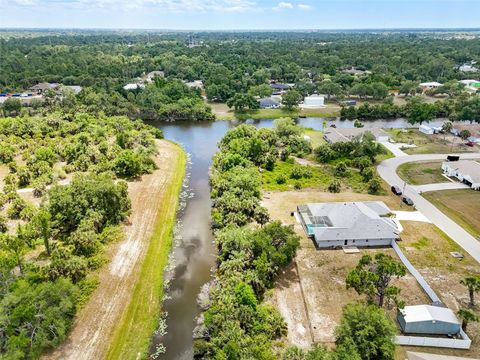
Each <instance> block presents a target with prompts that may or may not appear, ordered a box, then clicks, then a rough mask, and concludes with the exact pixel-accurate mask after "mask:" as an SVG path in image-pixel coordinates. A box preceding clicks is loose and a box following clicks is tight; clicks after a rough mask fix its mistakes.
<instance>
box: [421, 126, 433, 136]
mask: <svg viewBox="0 0 480 360" xmlns="http://www.w3.org/2000/svg"><path fill="white" fill-rule="evenodd" d="M418 130H419V131H420V132H421V133H424V134H427V135H433V134H434V133H435V130H434V129H433V128H431V127H430V126H428V125H420V127H419V128H418Z"/></svg>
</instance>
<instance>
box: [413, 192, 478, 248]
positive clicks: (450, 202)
mask: <svg viewBox="0 0 480 360" xmlns="http://www.w3.org/2000/svg"><path fill="white" fill-rule="evenodd" d="M422 195H423V196H424V197H425V198H426V199H427V200H428V201H430V202H431V203H432V204H433V205H435V206H436V207H437V208H438V209H439V210H441V211H442V212H443V213H444V214H445V215H447V216H448V217H450V218H451V219H452V220H453V221H455V222H456V223H457V224H458V225H460V226H461V227H463V228H464V229H465V230H466V231H468V232H469V233H470V234H472V236H474V237H477V238H478V237H480V216H479V214H480V191H475V190H471V189H461V190H442V191H432V192H427V193H423V194H422Z"/></svg>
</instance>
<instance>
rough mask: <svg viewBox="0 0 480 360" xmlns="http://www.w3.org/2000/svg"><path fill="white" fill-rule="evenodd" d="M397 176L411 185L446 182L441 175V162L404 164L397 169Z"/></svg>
mask: <svg viewBox="0 0 480 360" xmlns="http://www.w3.org/2000/svg"><path fill="white" fill-rule="evenodd" d="M397 173H398V175H399V176H400V177H401V178H402V180H404V181H406V182H407V183H408V184H412V185H423V184H433V183H441V182H447V181H448V180H447V179H446V178H445V177H444V176H443V175H442V162H441V161H428V162H414V163H405V164H402V165H400V166H399V167H398V169H397Z"/></svg>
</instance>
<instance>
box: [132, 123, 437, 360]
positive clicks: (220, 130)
mask: <svg viewBox="0 0 480 360" xmlns="http://www.w3.org/2000/svg"><path fill="white" fill-rule="evenodd" d="M244 122H247V123H251V124H253V125H255V126H258V127H272V126H273V120H269V119H263V120H250V121H249V120H246V121H244ZM239 123H241V122H233V121H217V122H199V121H197V122H180V121H179V122H175V123H164V122H162V123H153V124H152V125H154V126H157V127H158V128H160V129H162V130H163V132H164V135H165V138H166V139H168V140H172V141H174V142H176V143H178V144H180V145H182V146H183V147H184V149H185V150H186V152H187V153H188V154H190V162H189V165H188V169H187V173H188V175H189V177H188V180H187V184H186V185H187V186H186V188H185V192H184V196H183V197H182V198H183V199H185V200H186V203H185V207H184V208H183V209H182V210H181V211H179V214H178V224H179V226H178V229H177V230H178V236H177V237H176V241H175V245H174V248H173V252H172V258H173V261H172V269H171V270H170V271H169V274H168V276H167V277H168V278H171V282H170V286H169V290H168V294H167V295H168V297H167V298H166V300H165V301H164V303H163V305H162V311H164V312H166V313H167V314H168V315H167V318H166V321H167V333H166V335H164V336H161V335H158V334H157V335H154V336H153V339H152V350H151V352H152V353H154V352H155V349H156V347H157V345H158V344H160V343H161V344H163V345H164V346H165V347H166V352H165V354H163V355H160V356H159V357H158V358H159V359H168V360H184V359H185V360H187V359H188V360H190V359H192V358H193V349H192V344H193V340H192V332H193V329H194V326H195V318H196V317H197V315H198V314H199V309H198V307H197V296H198V294H199V291H200V288H201V287H202V285H203V284H205V283H206V282H208V281H209V280H210V277H211V275H212V268H213V266H214V264H215V246H214V244H213V236H212V232H211V229H210V207H211V201H210V187H209V182H208V171H209V167H210V165H211V161H212V156H213V155H214V154H215V152H216V151H217V143H218V141H219V140H220V139H221V138H222V137H223V135H224V134H225V132H226V131H227V130H228V129H229V128H231V127H233V126H236V125H238V124H239ZM298 123H299V124H300V125H302V126H304V127H309V128H313V129H316V130H321V129H322V128H323V125H324V119H319V118H305V119H298ZM332 124H335V125H336V126H337V127H353V121H340V120H334V121H327V123H326V125H327V126H330V125H332ZM432 124H433V125H436V123H435V122H433V123H432ZM364 125H365V127H366V128H369V127H385V128H404V127H408V126H409V125H408V123H407V122H406V121H405V120H404V119H396V120H376V121H370V122H364ZM131 335H132V336H135V334H131Z"/></svg>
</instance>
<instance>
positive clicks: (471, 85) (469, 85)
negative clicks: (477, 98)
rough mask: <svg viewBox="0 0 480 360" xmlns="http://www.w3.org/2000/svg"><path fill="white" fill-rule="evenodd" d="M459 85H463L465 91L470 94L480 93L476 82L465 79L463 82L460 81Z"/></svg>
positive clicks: (479, 82)
mask: <svg viewBox="0 0 480 360" xmlns="http://www.w3.org/2000/svg"><path fill="white" fill-rule="evenodd" d="M459 83H460V84H463V85H465V89H467V90H468V91H470V92H477V91H480V81H478V80H473V79H465V80H460V81H459Z"/></svg>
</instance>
